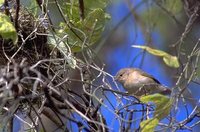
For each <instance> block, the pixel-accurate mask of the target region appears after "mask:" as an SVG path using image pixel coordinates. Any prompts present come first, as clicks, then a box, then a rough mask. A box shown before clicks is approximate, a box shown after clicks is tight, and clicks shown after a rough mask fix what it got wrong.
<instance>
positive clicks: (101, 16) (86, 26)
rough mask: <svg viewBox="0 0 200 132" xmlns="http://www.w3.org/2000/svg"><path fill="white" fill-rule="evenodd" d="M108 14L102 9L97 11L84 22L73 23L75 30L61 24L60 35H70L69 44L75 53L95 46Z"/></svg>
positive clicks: (90, 14) (91, 13)
mask: <svg viewBox="0 0 200 132" xmlns="http://www.w3.org/2000/svg"><path fill="white" fill-rule="evenodd" d="M107 19H108V14H106V13H105V12H104V11H103V10H102V9H99V8H98V9H95V10H93V11H92V12H90V13H89V14H88V16H87V17H86V18H85V19H84V20H83V21H78V22H74V23H73V22H72V23H73V24H72V25H73V28H71V29H70V28H69V26H67V25H66V24H65V23H61V24H60V27H61V30H60V31H59V33H60V34H66V33H67V34H68V36H69V39H68V44H69V45H70V47H71V48H72V51H73V52H78V51H80V50H81V49H82V48H85V47H88V46H91V45H93V44H95V43H96V42H97V41H98V40H99V39H100V37H101V33H102V32H103V30H104V27H105V23H106V20H107Z"/></svg>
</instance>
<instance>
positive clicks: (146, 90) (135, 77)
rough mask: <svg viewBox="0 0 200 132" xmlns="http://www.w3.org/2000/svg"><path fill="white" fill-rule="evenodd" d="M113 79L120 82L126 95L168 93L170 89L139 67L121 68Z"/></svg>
mask: <svg viewBox="0 0 200 132" xmlns="http://www.w3.org/2000/svg"><path fill="white" fill-rule="evenodd" d="M114 79H115V80H116V81H117V82H119V83H121V84H122V86H123V87H124V89H125V90H126V91H127V92H128V95H133V96H137V97H139V98H140V97H141V96H144V95H152V94H156V93H159V94H162V95H170V94H171V90H170V89H169V88H168V87H166V86H164V85H162V84H161V83H160V82H159V81H158V80H157V79H155V78H154V77H153V76H152V75H150V74H148V73H146V72H144V71H142V70H141V69H139V68H122V69H121V70H119V71H118V72H117V74H116V76H114Z"/></svg>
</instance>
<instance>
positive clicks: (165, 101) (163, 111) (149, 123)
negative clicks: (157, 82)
mask: <svg viewBox="0 0 200 132" xmlns="http://www.w3.org/2000/svg"><path fill="white" fill-rule="evenodd" d="M140 100H141V101H142V102H144V103H148V102H153V103H154V104H155V106H156V108H155V112H154V116H153V118H152V119H148V120H145V121H143V122H141V124H140V125H141V128H142V131H143V132H147V131H148V130H151V131H153V130H154V128H155V127H156V126H157V125H158V123H159V121H160V120H162V119H163V118H165V117H166V116H167V115H168V114H169V113H170V110H171V107H172V100H171V99H170V98H168V97H166V96H164V95H161V94H154V95H148V96H143V97H141V99H140Z"/></svg>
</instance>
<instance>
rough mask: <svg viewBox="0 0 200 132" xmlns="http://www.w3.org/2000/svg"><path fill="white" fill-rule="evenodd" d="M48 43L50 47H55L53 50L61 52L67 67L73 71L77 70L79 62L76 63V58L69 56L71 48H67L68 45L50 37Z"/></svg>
mask: <svg viewBox="0 0 200 132" xmlns="http://www.w3.org/2000/svg"><path fill="white" fill-rule="evenodd" d="M48 43H49V44H50V45H53V48H55V47H56V48H57V50H58V51H59V53H61V54H62V55H63V56H64V58H65V60H66V62H67V65H68V66H69V67H71V68H73V69H75V68H76V67H77V62H76V58H75V57H73V56H70V55H68V54H67V53H69V48H68V47H67V45H66V44H65V43H64V42H63V41H59V42H58V41H56V38H53V37H50V36H49V37H48Z"/></svg>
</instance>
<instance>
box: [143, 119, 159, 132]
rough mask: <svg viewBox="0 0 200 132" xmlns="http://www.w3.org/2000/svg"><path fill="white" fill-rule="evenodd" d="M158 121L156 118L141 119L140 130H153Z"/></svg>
mask: <svg viewBox="0 0 200 132" xmlns="http://www.w3.org/2000/svg"><path fill="white" fill-rule="evenodd" d="M158 123H159V120H158V119H156V118H154V119H148V120H144V121H142V122H141V123H140V127H141V129H142V131H141V132H154V129H155V127H156V126H157V125H158Z"/></svg>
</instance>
